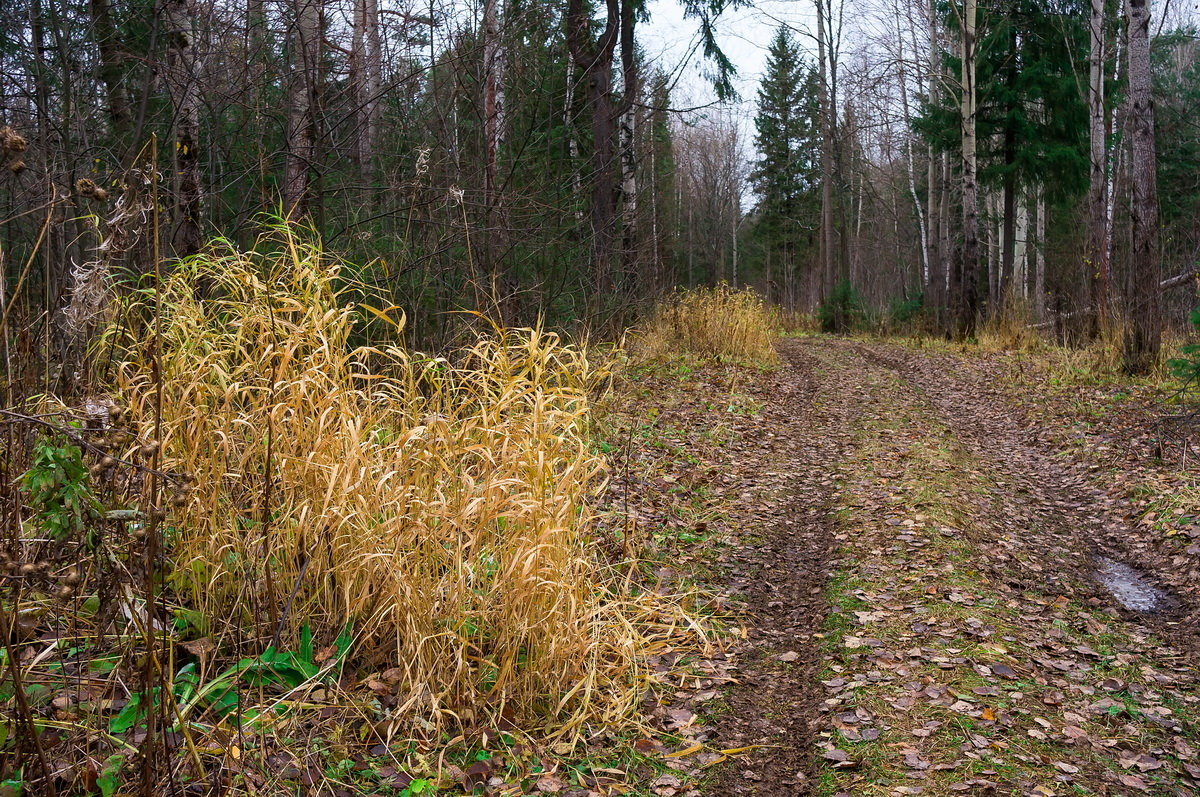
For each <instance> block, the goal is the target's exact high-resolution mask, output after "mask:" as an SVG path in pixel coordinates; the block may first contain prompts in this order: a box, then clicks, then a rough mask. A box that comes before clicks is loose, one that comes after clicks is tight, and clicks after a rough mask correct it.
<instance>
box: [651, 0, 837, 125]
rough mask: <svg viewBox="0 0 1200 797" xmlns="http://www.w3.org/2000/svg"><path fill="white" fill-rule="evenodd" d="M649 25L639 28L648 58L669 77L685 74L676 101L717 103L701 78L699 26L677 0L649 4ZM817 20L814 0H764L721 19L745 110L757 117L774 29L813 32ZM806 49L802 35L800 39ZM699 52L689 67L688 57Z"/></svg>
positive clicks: (721, 31)
mask: <svg viewBox="0 0 1200 797" xmlns="http://www.w3.org/2000/svg"><path fill="white" fill-rule="evenodd" d="M649 8H650V22H649V23H648V24H645V25H642V26H639V35H638V38H639V41H640V42H641V45H642V48H643V49H644V50H645V52H646V57H647V58H648V59H649V60H650V61H651V62H653V63H655V64H657V65H658V66H660V67H661V68H662V69H663V70H664V71H666V72H667V73H669V74H675V73H676V72H677V71H681V73H682V74H681V79H680V82H679V86H678V89H677V92H676V94H677V96H676V98H675V99H676V101H677V104H679V103H680V102H684V103H695V104H700V103H702V102H707V101H710V100H712V99H713V93H712V89H711V86H710V84H709V83H708V81H706V80H705V79H704V77H703V76H702V74H701V71H700V70H701V66H702V62H703V59H702V57H701V55H700V53H699V51H698V49H697V47H696V46H697V43H698V37H697V35H696V31H697V22H696V20H694V19H689V20H685V19H684V18H683V6H682V5H681V4H680V3H679V2H677V0H650V3H649ZM814 21H815V15H814V14H813V4H812V2H810V0H759V2H757V3H755V4H754V6H753V7H750V8H743V9H740V10H738V11H728V12H726V13H725V14H723V15H722V16H721V17H720V18H719V19H718V21H717V38H718V40H719V41H720V43H721V48H722V49H723V50H724V51H725V54H726V55H727V56H729V59H730V60H731V61H733V63H734V64H735V65H736V66H737V69H738V75H737V77H736V78H735V79H734V86H735V87H736V88H737V90H738V93H739V94H741V95H742V100H743V103H744V104H745V106H746V108H745V110H746V111H747V112H748V113H751V114H752V113H753V104H754V95H755V92H756V91H757V90H758V81H759V79H760V78H761V77H762V72H763V66H764V64H765V63H766V58H767V45H768V44H770V41H771V37H772V36H773V35H774V33H775V29H776V28H777V27H779V25H780V24H781V23H786V24H788V25H789V26H791V27H793V28H795V29H796V30H798V31H811V25H812V24H813V22H814ZM798 38H800V39H801V42H802V45H803V44H806V42H805V41H804V37H803V36H798ZM689 52H692V53H694V55H693V58H692V59H691V62H690V63H685V59H686V58H687V56H688V53H689Z"/></svg>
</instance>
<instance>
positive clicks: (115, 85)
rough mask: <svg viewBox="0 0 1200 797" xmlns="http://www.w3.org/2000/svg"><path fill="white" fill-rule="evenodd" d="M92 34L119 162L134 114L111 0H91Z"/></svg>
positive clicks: (122, 156) (123, 156) (122, 157)
mask: <svg viewBox="0 0 1200 797" xmlns="http://www.w3.org/2000/svg"><path fill="white" fill-rule="evenodd" d="M91 11H92V37H93V38H94V39H95V41H96V49H97V51H98V54H99V57H100V81H101V82H102V83H103V84H104V93H105V96H106V99H107V101H108V119H109V124H111V125H112V140H113V145H114V147H113V148H114V150H115V154H116V156H117V162H118V163H124V161H125V149H126V148H127V147H129V146H130V145H131V143H132V142H131V141H130V137H131V136H132V134H133V114H132V113H131V112H130V108H129V94H128V92H126V90H125V81H124V77H125V69H124V67H123V65H122V63H121V61H122V59H123V58H124V50H123V48H122V46H121V41H120V39H119V38H118V34H117V27H116V25H115V23H114V22H113V18H112V3H111V2H110V0H91Z"/></svg>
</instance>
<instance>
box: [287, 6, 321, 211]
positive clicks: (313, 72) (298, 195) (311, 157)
mask: <svg viewBox="0 0 1200 797" xmlns="http://www.w3.org/2000/svg"><path fill="white" fill-rule="evenodd" d="M321 2H322V0H293V4H292V8H293V10H294V12H295V18H294V19H293V21H292V28H291V35H290V37H289V38H290V41H289V48H290V50H291V52H290V61H291V63H290V74H289V76H288V108H287V160H286V162H285V165H284V176H283V205H284V212H285V213H286V214H287V215H289V216H299V215H302V214H303V213H304V212H305V211H306V210H307V209H308V208H307V206H308V204H309V201H310V199H311V186H310V180H309V171H310V169H311V168H312V167H313V165H314V161H315V158H316V145H317V129H316V128H317V124H316V115H317V91H318V89H317V83H318V80H319V75H320V69H321V65H320V60H321V10H322V9H321Z"/></svg>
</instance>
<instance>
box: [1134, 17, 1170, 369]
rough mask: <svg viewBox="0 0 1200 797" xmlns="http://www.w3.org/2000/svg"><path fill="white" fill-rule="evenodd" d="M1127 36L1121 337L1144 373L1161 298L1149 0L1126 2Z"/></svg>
mask: <svg viewBox="0 0 1200 797" xmlns="http://www.w3.org/2000/svg"><path fill="white" fill-rule="evenodd" d="M1125 9H1126V14H1127V19H1126V26H1127V30H1128V34H1127V35H1128V37H1129V56H1128V65H1129V66H1128V69H1129V89H1128V92H1129V93H1128V97H1127V99H1126V102H1127V107H1128V121H1129V132H1130V150H1131V158H1130V171H1131V175H1130V177H1131V182H1132V183H1133V199H1132V201H1131V202H1130V206H1129V210H1130V214H1129V215H1130V220H1131V222H1132V230H1131V233H1130V252H1129V257H1130V262H1129V270H1128V286H1129V287H1128V297H1129V299H1128V302H1127V305H1128V307H1129V312H1130V318H1129V329H1128V334H1127V336H1126V339H1125V367H1126V368H1127V369H1128V370H1129V371H1131V372H1133V373H1146V372H1147V371H1149V370H1150V368H1152V367H1153V365H1154V363H1155V360H1156V359H1157V357H1158V349H1159V345H1160V344H1161V342H1162V341H1161V338H1162V306H1161V305H1162V301H1161V298H1160V292H1159V290H1158V282H1159V264H1158V196H1157V181H1156V174H1155V168H1156V164H1155V152H1154V98H1153V95H1152V91H1151V89H1152V74H1151V70H1150V2H1149V0H1126V3H1125Z"/></svg>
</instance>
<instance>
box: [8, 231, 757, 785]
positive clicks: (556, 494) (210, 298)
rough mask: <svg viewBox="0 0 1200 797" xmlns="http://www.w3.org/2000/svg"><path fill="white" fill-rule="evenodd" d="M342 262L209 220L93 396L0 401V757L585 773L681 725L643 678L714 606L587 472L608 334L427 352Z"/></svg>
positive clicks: (204, 774) (98, 365) (42, 778)
mask: <svg viewBox="0 0 1200 797" xmlns="http://www.w3.org/2000/svg"><path fill="white" fill-rule="evenodd" d="M349 273H350V272H349V270H347V269H345V268H344V267H343V264H341V263H340V262H339V261H338V260H337V258H335V257H332V256H331V255H329V254H328V253H326V252H324V251H322V249H321V248H320V246H319V244H318V243H316V242H315V240H313V239H312V238H310V237H307V236H306V235H304V234H303V232H302V231H299V230H297V229H295V228H294V227H290V226H287V225H280V226H278V227H276V228H273V229H271V230H268V231H267V233H266V234H265V235H264V237H263V239H262V240H261V241H259V243H258V245H257V246H256V247H255V248H254V249H252V250H250V251H239V250H237V249H235V248H234V247H232V246H231V245H229V244H227V243H224V242H217V243H215V244H214V245H212V246H211V247H210V248H209V249H207V250H206V251H205V252H204V253H202V254H201V255H198V256H195V257H192V258H188V259H186V260H184V261H182V262H180V263H179V264H178V265H177V266H175V267H174V268H173V269H172V270H171V272H170V274H169V275H167V276H166V277H165V278H164V280H163V282H162V284H161V286H160V287H159V288H158V289H157V290H155V289H149V288H147V289H139V290H134V291H132V292H130V293H129V294H127V295H126V296H125V297H123V298H121V299H119V300H115V301H114V302H113V303H112V305H111V306H110V308H109V310H108V313H107V318H108V319H109V320H108V323H107V327H106V328H105V329H104V330H103V331H102V333H101V334H100V335H99V337H98V343H97V345H96V346H95V347H94V348H93V350H92V355H91V357H92V368H93V372H94V374H95V379H96V390H95V391H94V394H93V395H91V396H90V397H89V398H87V399H86V401H84V402H82V404H81V405H79V406H75V405H72V406H68V405H67V404H64V403H63V402H61V401H59V400H57V399H56V398H55V397H53V396H49V395H42V396H35V397H31V398H30V399H29V400H28V401H27V402H25V403H24V404H23V405H22V406H20V407H17V408H13V409H11V410H7V411H6V414H5V422H6V423H5V431H6V438H5V447H4V453H5V462H6V466H7V469H8V472H9V473H21V472H23V475H22V476H21V477H20V478H19V480H17V482H16V484H15V485H14V487H15V488H16V489H10V490H9V491H8V494H7V495H6V499H7V501H8V502H9V506H10V510H9V511H8V512H7V513H6V516H7V518H8V523H7V524H6V540H5V545H4V557H5V561H4V565H5V572H4V577H3V611H4V616H3V626H4V628H5V629H6V638H7V644H6V646H5V649H4V650H3V651H2V653H0V655H2V656H3V663H4V665H5V674H6V678H5V680H4V682H3V685H2V686H0V690H2V691H0V698H2V699H3V700H4V701H5V703H6V706H7V708H8V709H9V711H8V713H7V716H8V718H9V719H8V720H7V721H6V723H5V724H4V726H3V730H4V736H3V740H2V742H0V744H2V746H3V747H2V751H0V754H2V756H3V762H4V766H5V777H6V778H7V784H8V785H7V786H6V788H10V789H12V790H15V791H21V790H24V792H25V793H29V794H53V793H64V794H65V793H97V794H103V795H112V794H119V793H129V792H130V791H140V792H141V793H154V794H171V793H180V794H183V793H199V792H212V793H223V794H237V793H259V794H263V793H266V794H277V793H278V794H283V793H301V792H303V793H311V790H313V789H315V790H316V791H315V793H322V794H355V793H363V791H364V790H365V791H369V792H370V793H379V794H399V795H409V794H423V793H434V792H438V791H450V792H452V793H453V792H463V793H471V792H473V791H478V790H480V789H482V790H483V791H485V792H486V793H489V794H521V793H527V792H531V791H537V792H548V793H556V792H564V793H570V792H572V791H574V792H578V793H580V794H586V793H590V792H592V791H594V790H604V789H606V788H608V787H621V784H628V783H631V782H632V781H633V779H634V777H635V776H634V771H635V769H636V767H637V766H638V764H637V762H638V761H643V759H645V757H646V754H647V752H648V750H657V749H658V748H657V746H659V745H661V744H663V742H661V741H657V738H658V737H657V736H656V734H662V733H666V734H668V735H671V734H672V733H673V732H674V731H677V730H678V729H677V728H672V727H666V728H664V727H652V726H651V725H648V724H647V720H646V719H644V718H642V714H641V713H640V709H642V708H643V705H642V703H643V701H644V700H645V699H646V697H647V695H648V694H652V693H654V692H655V690H656V689H657V688H659V686H660V685H661V684H660V682H662V681H664V679H666V680H669V679H670V678H672V677H690V676H686V673H690V672H692V668H691V665H690V664H680V665H679V666H670V667H667V666H664V665H663V664H662V661H663V657H664V656H666V657H668V658H669V659H670V661H671V662H672V664H674V663H675V662H678V661H681V660H684V661H686V660H688V659H689V656H701V658H702V659H703V658H704V657H705V656H709V655H711V653H712V652H713V650H714V649H715V648H714V647H713V646H714V644H715V642H716V637H715V635H719V633H720V632H721V629H722V628H723V624H722V623H720V622H717V623H714V622H711V621H710V618H712V617H713V616H714V614H713V612H714V611H716V614H717V615H719V614H720V611H719V609H717V610H714V609H713V607H712V606H711V601H710V597H709V595H708V593H706V592H703V591H700V590H698V589H696V587H695V586H694V585H693V584H691V583H678V584H675V585H674V586H673V587H672V588H670V589H664V588H661V580H660V579H659V578H658V577H657V576H656V575H655V573H656V571H657V569H658V565H656V564H655V562H658V561H661V553H659V552H656V546H654V545H652V544H648V543H649V542H651V540H650V538H647V537H645V536H641V535H639V534H638V533H636V532H634V531H633V530H632V526H630V524H629V522H628V517H629V516H628V514H627V513H625V514H623V512H624V510H623V509H622V508H621V507H618V506H616V505H614V504H612V503H611V502H610V503H608V504H605V503H604V502H603V501H601V500H600V498H601V496H602V494H603V488H604V485H605V484H606V483H607V482H608V481H609V479H610V477H611V473H612V471H611V463H610V460H611V457H610V453H611V452H612V451H613V450H614V448H615V447H616V446H617V445H620V442H619V437H616V436H614V435H617V434H618V432H617V431H616V430H617V429H618V428H619V426H620V422H619V421H615V420H614V419H615V418H616V417H617V415H616V414H610V415H609V416H605V415H604V414H597V410H596V407H597V403H599V405H600V406H602V407H603V406H607V405H610V404H612V402H611V401H610V400H609V399H606V396H609V395H611V385H612V381H613V379H614V377H615V376H619V374H620V372H621V371H622V369H624V368H628V367H630V366H627V365H623V364H622V362H623V360H624V358H625V355H624V354H623V352H621V351H620V350H618V349H613V348H611V347H609V348H605V347H600V346H588V345H586V343H583V342H579V343H573V342H569V341H567V340H565V339H563V338H561V337H560V336H559V335H557V334H554V333H551V332H548V331H544V330H540V329H501V328H496V327H491V326H489V325H488V324H487V323H486V322H484V323H483V324H482V326H481V331H480V332H478V333H477V336H476V337H475V339H474V340H469V341H468V342H467V343H465V344H463V345H462V346H460V347H459V348H456V349H454V350H451V351H448V352H444V353H442V354H440V355H437V356H434V355H425V354H421V353H418V352H415V351H412V350H410V349H408V348H406V347H405V346H404V340H403V338H404V328H403V327H404V320H403V314H402V313H401V312H399V311H398V308H394V307H391V308H389V307H375V306H372V305H371V304H370V303H369V302H366V301H362V296H363V288H362V286H359V285H355V284H354V283H353V282H352V280H350V278H349ZM717 297H723V300H727V301H729V302H732V303H734V304H735V305H738V306H749V307H751V310H752V312H753V313H759V314H760V315H761V314H762V313H763V312H764V311H763V310H762V307H761V303H757V304H755V302H756V300H751V299H750V297H749V294H739V293H734V292H731V291H724V292H721V291H718V292H716V293H714V294H712V295H711V296H708V297H706V299H705V301H711V300H712V299H713V298H717ZM759 317H760V316H754V317H752V318H751V322H754V321H755V320H757V319H758V318H759ZM761 317H765V316H761ZM754 334H755V331H754V330H748V329H747V327H746V325H743V326H741V327H739V336H738V337H736V340H738V341H742V340H744V339H750V338H752V337H753V335H754ZM757 334H758V336H759V337H758V338H757V339H756V340H755V341H754V344H753V345H757V346H759V349H758V350H757V352H756V353H758V354H760V355H761V354H762V353H763V352H764V351H765V352H766V353H767V354H768V355H770V354H773V353H772V352H771V350H770V348H769V338H768V337H766V336H765V330H759V331H758V332H757ZM727 339H729V340H734V339H735V338H727ZM364 341H369V343H368V342H364ZM745 345H748V344H743V343H740V342H739V343H738V346H739V347H740V348H739V349H738V350H737V351H736V352H731V354H735V355H736V356H740V357H744V356H748V355H749V356H753V354H754V353H755V352H750V351H748V350H746V349H745ZM763 346H765V347H766V348H765V350H764V349H763V348H762V347H763ZM704 353H705V354H709V353H711V352H707V351H706V352H704ZM652 536H653V535H652ZM656 584H657V585H658V588H656V587H655V585H656ZM704 660H707V659H704ZM681 673H683V674H684V675H683V676H681V675H680V674H681ZM647 737H650V738H652V739H655V741H653V742H648V741H647ZM647 745H650V747H649V748H647ZM643 764H644V761H643ZM605 784H608V787H606V786H605ZM213 790H215V791H213Z"/></svg>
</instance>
